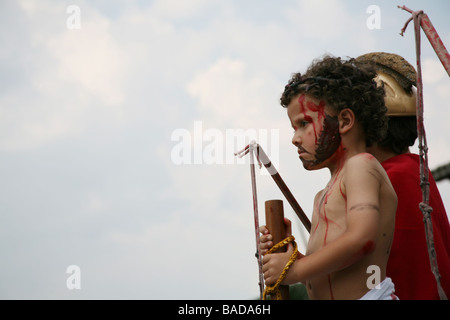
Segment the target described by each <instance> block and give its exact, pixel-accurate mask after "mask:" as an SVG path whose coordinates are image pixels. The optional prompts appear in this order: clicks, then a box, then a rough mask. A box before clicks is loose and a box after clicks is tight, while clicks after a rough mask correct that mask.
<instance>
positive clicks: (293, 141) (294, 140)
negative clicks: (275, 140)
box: [292, 133, 302, 147]
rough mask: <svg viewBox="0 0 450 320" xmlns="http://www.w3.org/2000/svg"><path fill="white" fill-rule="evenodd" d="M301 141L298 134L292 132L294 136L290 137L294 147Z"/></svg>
mask: <svg viewBox="0 0 450 320" xmlns="http://www.w3.org/2000/svg"><path fill="white" fill-rule="evenodd" d="M301 142H302V139H301V137H300V135H299V134H297V133H294V136H293V137H292V144H293V145H294V146H296V147H298V146H300V145H301Z"/></svg>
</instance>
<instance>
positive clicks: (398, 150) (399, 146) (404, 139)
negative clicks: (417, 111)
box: [378, 116, 417, 154]
mask: <svg viewBox="0 0 450 320" xmlns="http://www.w3.org/2000/svg"><path fill="white" fill-rule="evenodd" d="M416 139H417V119H416V116H408V117H389V126H388V129H387V132H386V135H385V136H384V138H383V139H381V140H380V141H379V142H378V146H380V147H382V148H384V149H387V150H389V151H392V152H394V153H395V154H402V153H406V152H407V151H408V148H409V147H411V146H413V145H414V143H415V141H416Z"/></svg>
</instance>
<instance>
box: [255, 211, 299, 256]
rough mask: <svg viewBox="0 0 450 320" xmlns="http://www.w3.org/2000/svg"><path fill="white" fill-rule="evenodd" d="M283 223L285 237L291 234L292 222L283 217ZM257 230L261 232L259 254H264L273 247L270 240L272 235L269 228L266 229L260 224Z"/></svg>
mask: <svg viewBox="0 0 450 320" xmlns="http://www.w3.org/2000/svg"><path fill="white" fill-rule="evenodd" d="M284 225H285V226H286V235H285V238H287V237H289V236H291V235H292V223H291V221H290V220H289V219H288V218H284ZM259 232H260V233H261V234H262V235H261V237H260V238H259V250H260V252H261V255H264V254H266V252H267V251H269V249H270V248H272V247H273V245H274V243H273V242H272V240H273V239H272V235H271V234H270V233H269V229H267V227H266V226H260V227H259Z"/></svg>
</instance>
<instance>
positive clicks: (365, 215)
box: [263, 156, 381, 284]
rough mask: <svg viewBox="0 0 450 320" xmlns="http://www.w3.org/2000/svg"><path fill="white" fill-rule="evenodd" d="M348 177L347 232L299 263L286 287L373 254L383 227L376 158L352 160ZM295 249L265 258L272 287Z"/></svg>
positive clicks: (347, 168)
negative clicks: (380, 220)
mask: <svg viewBox="0 0 450 320" xmlns="http://www.w3.org/2000/svg"><path fill="white" fill-rule="evenodd" d="M348 161H349V163H347V165H346V171H345V174H344V177H343V179H344V186H345V189H346V196H347V212H346V214H347V229H346V231H345V232H344V233H343V234H342V235H340V236H339V237H338V238H337V239H336V240H334V241H333V242H330V243H328V244H327V245H325V246H324V247H322V248H321V249H320V250H318V251H316V252H314V253H312V254H310V255H308V256H305V257H304V258H302V259H299V260H296V262H295V263H294V264H293V265H292V266H291V269H290V270H289V272H288V274H287V276H286V278H285V280H284V282H283V284H292V283H296V282H304V281H306V280H308V279H311V278H313V277H317V276H321V275H326V274H329V273H331V272H334V271H338V270H341V269H343V268H345V267H347V266H349V265H351V264H353V263H355V262H356V261H358V260H359V259H361V258H362V257H364V256H366V255H368V254H370V253H372V252H373V251H374V249H375V246H376V239H377V238H376V237H377V233H378V228H379V192H380V184H381V182H380V179H381V178H380V175H379V174H377V171H376V170H377V169H376V166H375V164H374V163H373V161H376V160H375V159H372V158H366V157H362V156H357V157H353V158H351V159H349V160H348ZM292 250H293V249H292V247H289V248H288V251H287V252H286V253H278V254H270V255H266V256H264V258H263V263H264V266H263V272H264V277H265V280H266V282H267V283H268V284H272V283H274V282H276V280H277V279H278V277H279V275H280V274H281V271H282V269H283V268H284V266H285V265H286V262H287V260H288V259H289V256H290V254H292Z"/></svg>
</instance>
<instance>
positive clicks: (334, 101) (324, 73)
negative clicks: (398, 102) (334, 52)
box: [280, 56, 388, 147]
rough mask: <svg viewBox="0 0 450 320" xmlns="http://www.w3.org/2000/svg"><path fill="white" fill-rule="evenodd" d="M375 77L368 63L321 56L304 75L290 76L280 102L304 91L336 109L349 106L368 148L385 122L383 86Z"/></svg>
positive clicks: (382, 133) (379, 135)
mask: <svg viewBox="0 0 450 320" xmlns="http://www.w3.org/2000/svg"><path fill="white" fill-rule="evenodd" d="M375 76H376V71H375V69H374V67H373V66H371V65H369V64H364V63H359V62H357V61H355V59H349V60H342V59H341V58H338V57H331V56H325V57H323V58H322V59H320V60H315V61H313V63H312V64H311V66H310V67H309V68H308V70H307V71H306V73H305V74H304V75H302V74H300V73H295V74H293V75H292V78H291V79H290V80H289V82H288V84H287V85H286V86H285V89H284V92H283V94H282V96H281V98H280V102H281V105H282V106H283V107H287V106H288V105H289V103H290V102H291V100H292V98H294V97H295V96H297V95H298V94H300V93H305V94H308V95H311V96H312V97H314V98H316V99H319V100H324V101H325V102H326V103H327V104H328V105H329V106H330V107H331V108H333V109H334V110H336V111H337V112H340V111H341V110H343V109H345V108H349V109H351V110H352V111H353V112H354V114H355V117H356V120H357V121H358V122H359V123H360V124H361V126H362V128H363V130H364V132H365V139H366V145H367V146H368V147H370V146H371V145H372V144H373V143H374V142H378V141H379V140H381V139H382V138H383V137H384V134H385V132H386V129H387V124H388V119H387V116H386V111H387V109H386V106H385V104H384V96H385V92H384V88H383V87H377V84H376V82H375V81H374V78H375Z"/></svg>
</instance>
